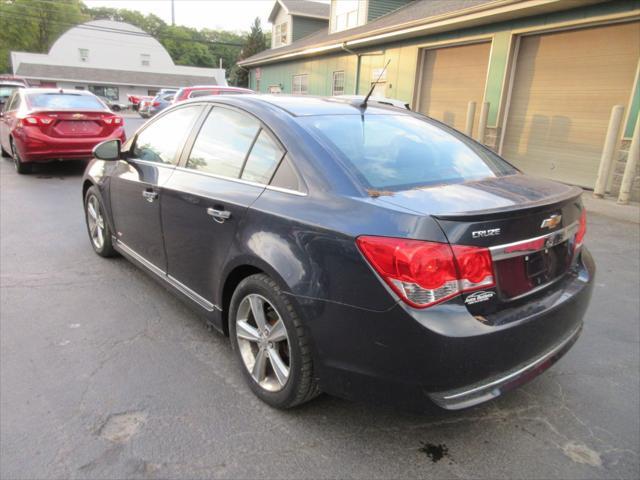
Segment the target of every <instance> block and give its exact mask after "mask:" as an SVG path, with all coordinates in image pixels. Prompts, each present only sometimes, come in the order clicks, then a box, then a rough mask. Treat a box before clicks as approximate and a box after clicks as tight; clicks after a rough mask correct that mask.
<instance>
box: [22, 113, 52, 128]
mask: <svg viewBox="0 0 640 480" xmlns="http://www.w3.org/2000/svg"><path fill="white" fill-rule="evenodd" d="M52 122H53V118H51V117H47V116H46V115H28V116H26V117H24V118H22V119H21V120H20V124H21V125H22V126H23V127H32V126H34V125H35V126H47V125H50V124H51V123H52Z"/></svg>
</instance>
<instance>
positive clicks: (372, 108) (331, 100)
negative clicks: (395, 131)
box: [189, 94, 409, 117]
mask: <svg viewBox="0 0 640 480" xmlns="http://www.w3.org/2000/svg"><path fill="white" fill-rule="evenodd" d="M203 100H205V101H206V100H217V101H221V100H224V103H229V104H236V105H238V106H240V105H247V104H252V105H253V106H254V107H258V108H259V107H260V106H263V107H264V106H267V105H272V106H275V107H278V108H279V109H281V110H284V111H285V112H287V113H288V114H290V115H292V116H294V117H308V116H316V115H361V114H362V113H363V110H362V108H361V107H360V105H361V104H362V100H353V99H348V98H338V97H315V96H307V95H282V94H276V95H255V94H254V95H251V94H248V95H223V96H213V95H212V96H204V97H198V98H196V99H190V100H189V102H194V103H195V102H197V101H200V102H201V101H203ZM365 112H366V114H367V115H371V114H382V115H384V114H387V115H389V114H396V115H406V114H407V112H409V111H408V110H403V109H400V108H397V107H392V106H387V105H380V104H376V103H373V102H372V103H371V104H369V105H368V106H367V108H366V110H365Z"/></svg>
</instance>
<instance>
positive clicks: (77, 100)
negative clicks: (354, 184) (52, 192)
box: [0, 88, 126, 173]
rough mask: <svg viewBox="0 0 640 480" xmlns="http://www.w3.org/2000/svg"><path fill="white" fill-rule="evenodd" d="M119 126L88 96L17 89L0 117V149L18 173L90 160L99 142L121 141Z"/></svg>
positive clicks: (115, 117) (120, 123)
mask: <svg viewBox="0 0 640 480" xmlns="http://www.w3.org/2000/svg"><path fill="white" fill-rule="evenodd" d="M123 126H124V125H123V121H122V117H120V116H118V115H115V114H113V112H111V110H109V107H107V105H106V104H104V103H103V102H102V101H101V100H99V99H98V97H96V96H95V95H94V94H93V93H91V92H86V91H82V90H63V89H45V88H20V89H18V90H16V91H15V92H14V93H13V95H12V96H11V97H10V98H9V99H8V100H7V102H5V104H4V107H3V109H2V112H0V147H1V148H2V154H3V155H4V154H7V155H8V156H11V157H12V158H13V162H14V165H15V167H16V170H17V171H18V173H29V172H31V169H32V167H33V164H34V163H41V162H50V161H51V160H63V159H64V160H68V159H81V160H89V159H90V158H91V152H92V151H93V148H94V147H95V146H96V145H97V144H98V143H100V142H103V141H104V140H106V139H119V140H121V141H124V140H125V138H126V136H125V133H124V128H123Z"/></svg>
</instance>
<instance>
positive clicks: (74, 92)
mask: <svg viewBox="0 0 640 480" xmlns="http://www.w3.org/2000/svg"><path fill="white" fill-rule="evenodd" d="M22 93H24V94H25V95H26V94H29V93H62V94H67V95H91V96H95V95H94V94H93V93H91V92H89V91H87V90H76V89H73V88H33V87H27V88H24V89H22Z"/></svg>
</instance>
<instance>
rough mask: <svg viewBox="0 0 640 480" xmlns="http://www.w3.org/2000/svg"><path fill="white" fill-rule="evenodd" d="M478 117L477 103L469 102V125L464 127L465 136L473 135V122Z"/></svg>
mask: <svg viewBox="0 0 640 480" xmlns="http://www.w3.org/2000/svg"><path fill="white" fill-rule="evenodd" d="M475 117H476V102H469V105H468V106H467V123H466V125H465V127H464V134H465V135H467V136H468V137H470V136H471V134H472V133H473V120H474V119H475Z"/></svg>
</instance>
